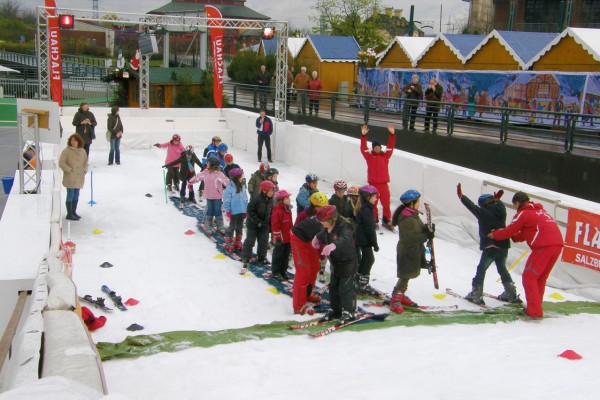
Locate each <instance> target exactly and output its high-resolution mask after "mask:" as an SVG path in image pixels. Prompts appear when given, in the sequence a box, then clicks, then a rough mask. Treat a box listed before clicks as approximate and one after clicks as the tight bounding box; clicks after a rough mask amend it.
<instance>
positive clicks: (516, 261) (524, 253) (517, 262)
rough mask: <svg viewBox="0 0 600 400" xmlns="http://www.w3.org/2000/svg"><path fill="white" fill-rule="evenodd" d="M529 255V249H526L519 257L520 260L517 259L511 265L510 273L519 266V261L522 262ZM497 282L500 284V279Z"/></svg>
mask: <svg viewBox="0 0 600 400" xmlns="http://www.w3.org/2000/svg"><path fill="white" fill-rule="evenodd" d="M527 254H529V249H525V251H524V252H523V254H521V255H520V256H519V258H517V259H516V260H515V262H514V263H512V264H511V266H510V268H508V272H510V271H512V270H513V269H515V267H516V266H517V264H519V261H521V260H522V259H523V257H525V256H526V255H527ZM496 282H500V278H498V279H496Z"/></svg>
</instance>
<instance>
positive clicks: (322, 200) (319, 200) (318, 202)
mask: <svg viewBox="0 0 600 400" xmlns="http://www.w3.org/2000/svg"><path fill="white" fill-rule="evenodd" d="M309 201H310V203H309V205H308V207H306V208H305V209H304V210H302V212H301V213H299V214H298V216H297V217H296V221H295V222H294V225H297V224H299V223H300V222H302V221H304V220H306V219H307V218H310V217H314V216H315V215H317V211H318V210H319V208H321V207H325V206H326V205H328V201H327V196H325V194H324V193H323V192H315V193H313V194H312V195H311V196H310V198H309ZM326 266H327V257H321V259H320V267H319V282H321V283H325V267H326Z"/></svg>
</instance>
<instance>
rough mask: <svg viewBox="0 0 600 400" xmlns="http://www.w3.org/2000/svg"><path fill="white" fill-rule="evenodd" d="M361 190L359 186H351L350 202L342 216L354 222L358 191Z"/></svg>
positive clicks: (349, 190) (349, 191) (349, 192)
mask: <svg viewBox="0 0 600 400" xmlns="http://www.w3.org/2000/svg"><path fill="white" fill-rule="evenodd" d="M359 190H360V188H359V187H358V186H350V187H349V188H348V202H347V203H346V207H345V208H344V211H343V212H341V214H342V215H343V216H344V217H346V218H348V219H351V220H352V221H354V210H355V209H356V203H357V202H358V199H359V196H358V191H359Z"/></svg>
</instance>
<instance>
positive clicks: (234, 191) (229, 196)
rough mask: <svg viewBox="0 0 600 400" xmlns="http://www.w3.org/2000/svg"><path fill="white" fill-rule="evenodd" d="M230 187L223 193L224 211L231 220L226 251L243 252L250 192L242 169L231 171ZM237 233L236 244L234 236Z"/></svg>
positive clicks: (226, 239)
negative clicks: (243, 236)
mask: <svg viewBox="0 0 600 400" xmlns="http://www.w3.org/2000/svg"><path fill="white" fill-rule="evenodd" d="M229 179H230V182H229V185H227V187H226V188H225V192H223V209H224V210H225V215H227V218H228V219H229V227H228V228H227V233H226V234H225V249H226V250H227V251H230V252H233V251H240V250H242V235H243V232H244V219H245V218H246V211H247V209H248V192H247V191H246V182H245V179H244V171H243V170H242V169H241V168H233V169H231V170H230V171H229ZM234 233H235V242H234V240H233V234H234Z"/></svg>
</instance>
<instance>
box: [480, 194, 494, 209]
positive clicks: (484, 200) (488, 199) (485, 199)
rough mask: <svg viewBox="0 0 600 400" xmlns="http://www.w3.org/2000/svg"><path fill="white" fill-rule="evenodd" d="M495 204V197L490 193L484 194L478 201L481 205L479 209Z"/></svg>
mask: <svg viewBox="0 0 600 400" xmlns="http://www.w3.org/2000/svg"><path fill="white" fill-rule="evenodd" d="M493 202H494V196H492V195H491V194H489V193H486V194H482V195H481V196H479V199H477V204H479V207H485V206H488V205H490V204H492V203H493Z"/></svg>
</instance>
